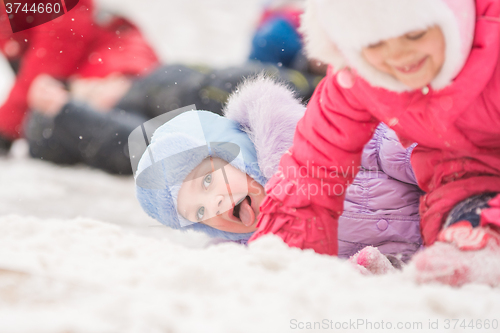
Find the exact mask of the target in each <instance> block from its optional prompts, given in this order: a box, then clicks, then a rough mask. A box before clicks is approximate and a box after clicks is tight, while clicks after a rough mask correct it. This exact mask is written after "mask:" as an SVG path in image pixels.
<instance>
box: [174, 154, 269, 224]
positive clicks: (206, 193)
mask: <svg viewBox="0 0 500 333" xmlns="http://www.w3.org/2000/svg"><path fill="white" fill-rule="evenodd" d="M214 170H215V171H214ZM265 194H266V193H265V191H264V188H263V187H262V186H261V185H260V184H259V183H257V182H256V181H255V180H253V179H252V178H251V177H250V176H248V175H247V174H246V173H244V172H241V171H240V170H238V169H236V168H235V167H233V166H232V165H230V164H228V163H227V162H226V161H224V160H222V159H220V158H207V159H205V160H204V161H203V162H201V163H200V165H198V166H197V167H196V168H194V170H193V171H191V173H190V174H189V175H188V176H187V177H186V180H185V181H184V182H183V183H182V185H181V188H180V190H179V195H178V197H177V210H178V212H179V214H180V215H182V216H183V217H184V218H186V219H187V220H189V221H192V222H201V223H204V224H207V225H209V226H211V227H212V228H215V229H219V230H222V231H229V232H234V233H247V232H253V231H255V230H257V228H256V227H255V222H256V221H257V216H258V215H259V207H260V204H261V202H262V200H263V199H264V197H265ZM247 196H248V197H249V198H250V201H251V203H250V204H248V199H245V198H246V197H247ZM244 200H245V202H244V203H242V201H244ZM238 203H240V204H239V205H238ZM236 205H238V207H237V208H236V211H237V212H238V210H239V212H238V213H239V214H238V213H236V214H237V215H239V216H240V217H236V216H234V215H233V211H234V207H235V206H236Z"/></svg>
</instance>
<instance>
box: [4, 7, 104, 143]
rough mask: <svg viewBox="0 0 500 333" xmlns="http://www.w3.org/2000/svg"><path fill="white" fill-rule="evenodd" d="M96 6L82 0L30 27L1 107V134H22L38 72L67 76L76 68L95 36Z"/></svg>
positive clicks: (14, 135)
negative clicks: (67, 10)
mask: <svg viewBox="0 0 500 333" xmlns="http://www.w3.org/2000/svg"><path fill="white" fill-rule="evenodd" d="M92 8H93V5H92V1H90V0H80V1H79V3H78V5H77V6H76V7H75V8H73V9H72V10H70V11H69V12H68V13H67V14H65V15H63V16H61V17H59V18H57V19H55V20H53V21H50V22H47V23H45V24H42V25H40V26H37V27H34V28H32V29H29V30H26V32H28V38H27V41H26V43H28V48H27V49H26V51H25V52H24V54H23V55H22V57H21V64H20V68H19V72H18V74H17V77H16V81H15V83H14V86H13V88H12V90H11V91H10V94H9V96H8V98H7V100H6V102H5V103H4V104H3V105H2V106H1V107H0V135H2V136H4V137H7V138H9V139H15V138H18V137H19V136H21V132H22V128H21V126H22V122H23V119H24V117H25V115H26V112H27V111H28V110H27V109H28V104H27V101H26V98H27V93H28V89H29V87H30V85H31V82H32V81H33V79H34V78H35V77H36V76H38V75H39V74H41V73H47V74H49V75H52V76H54V77H56V78H67V77H68V76H69V75H70V74H71V73H73V72H74V71H75V70H76V67H77V65H78V63H79V62H80V61H81V58H82V56H84V55H85V53H86V51H87V49H88V45H89V43H90V42H91V41H92V40H93V37H94V36H93V31H94V29H93V27H92V25H93V21H92ZM0 15H6V14H5V12H3V13H0ZM4 22H8V20H7V21H4ZM9 29H10V27H9ZM11 36H12V37H15V35H14V34H11ZM2 37H4V36H2ZM9 38H10V37H9ZM22 42H24V41H22Z"/></svg>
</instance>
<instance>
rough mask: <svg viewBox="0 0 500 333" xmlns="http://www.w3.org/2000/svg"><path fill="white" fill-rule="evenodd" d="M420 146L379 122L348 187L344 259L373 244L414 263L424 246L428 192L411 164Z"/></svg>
mask: <svg viewBox="0 0 500 333" xmlns="http://www.w3.org/2000/svg"><path fill="white" fill-rule="evenodd" d="M414 147H415V145H413V146H411V147H410V148H408V149H405V148H403V146H402V145H401V144H400V143H399V140H398V138H397V136H396V134H395V133H394V131H392V130H391V129H389V128H388V127H387V126H386V125H384V124H381V125H379V127H378V128H377V130H376V132H375V135H374V136H373V138H372V139H371V141H370V142H369V143H368V144H367V145H366V146H365V149H364V151H363V157H362V162H361V167H362V169H361V170H360V172H359V173H358V175H357V176H356V178H355V180H354V183H353V184H352V185H351V186H350V187H349V188H348V190H347V195H346V199H345V202H344V213H343V214H342V216H341V217H340V219H339V229H338V239H339V253H338V256H339V257H341V258H347V257H350V256H351V255H353V254H355V253H356V252H357V251H359V250H361V249H362V248H364V247H365V246H368V245H372V246H376V247H378V249H379V250H380V252H382V253H383V254H391V255H395V256H397V257H399V258H400V259H401V260H403V261H408V260H409V259H410V258H411V256H412V255H413V254H414V253H415V252H416V251H417V250H418V249H419V248H420V247H421V246H422V239H421V235H420V227H419V219H420V218H419V214H418V204H419V197H420V196H421V195H422V193H423V192H422V191H421V190H420V189H419V188H418V186H417V185H416V184H417V182H416V179H415V175H414V174H413V170H412V167H411V165H410V156H411V152H412V150H413V148H414Z"/></svg>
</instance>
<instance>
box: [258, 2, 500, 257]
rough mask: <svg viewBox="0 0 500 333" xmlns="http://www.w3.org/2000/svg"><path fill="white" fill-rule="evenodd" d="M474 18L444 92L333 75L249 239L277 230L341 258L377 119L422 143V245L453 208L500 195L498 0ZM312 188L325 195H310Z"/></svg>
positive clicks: (295, 242) (415, 161)
mask: <svg viewBox="0 0 500 333" xmlns="http://www.w3.org/2000/svg"><path fill="white" fill-rule="evenodd" d="M476 13H477V22H476V27H475V36H474V42H473V47H472V51H471V53H470V55H469V57H468V59H467V62H466V64H465V66H464V67H463V68H462V71H461V72H460V73H459V74H458V76H457V77H456V78H455V79H454V81H453V82H452V83H451V84H450V85H448V86H447V87H445V88H444V89H441V90H439V91H434V90H433V89H432V88H431V87H430V86H428V87H426V88H425V89H423V90H422V91H420V90H419V91H410V92H402V93H396V92H392V91H389V90H386V89H382V88H374V87H372V86H371V85H370V84H369V83H368V82H366V81H365V80H364V79H362V78H360V77H359V76H354V74H351V75H352V77H351V78H352V79H353V84H352V87H348V88H344V87H345V86H346V85H345V84H342V85H341V84H340V83H339V78H340V80H342V77H341V76H342V75H343V76H344V77H345V75H346V71H347V70H344V71H341V72H339V73H334V71H333V69H332V68H330V69H329V71H328V74H327V76H326V77H325V78H324V79H323V81H322V82H321V83H320V84H319V85H318V87H317V89H316V91H315V93H314V95H313V97H312V98H311V101H310V103H309V105H308V107H307V111H306V113H305V116H304V118H303V119H302V120H301V121H300V122H299V123H298V125H297V129H296V132H295V137H294V142H293V146H292V148H291V149H290V150H289V153H288V154H285V155H284V156H283V158H282V159H281V162H280V170H283V171H282V172H281V173H278V174H276V175H275V176H274V177H273V178H272V179H271V180H270V181H269V182H268V183H267V186H266V193H268V196H267V197H266V199H265V200H264V202H263V203H262V205H261V212H262V213H261V214H260V217H259V221H258V225H257V226H258V231H257V232H255V233H254V235H253V236H252V238H251V239H250V241H253V240H255V239H257V238H259V237H260V236H262V235H264V234H267V233H273V234H276V235H278V236H279V237H281V238H282V239H283V240H284V241H285V242H286V243H287V244H288V245H289V246H294V247H299V248H303V249H304V248H311V249H314V250H315V251H316V252H318V253H325V254H331V255H336V254H337V253H338V241H337V229H338V218H339V216H340V215H341V213H342V211H343V202H344V196H345V188H346V187H347V186H348V185H349V184H351V183H352V181H353V178H354V176H355V174H356V171H357V170H358V167H359V165H360V161H361V153H362V151H363V146H364V145H365V144H366V143H367V142H368V141H369V140H370V138H371V137H372V135H373V133H374V131H375V128H376V127H377V125H378V123H379V122H381V121H382V122H385V123H386V124H389V125H390V127H391V128H392V129H393V130H394V131H395V132H396V133H397V134H398V136H399V138H400V141H401V142H402V143H403V145H406V146H407V145H409V144H410V143H412V142H417V143H418V146H417V147H416V148H415V149H414V151H413V154H412V158H411V162H412V165H413V168H414V172H415V175H416V178H417V181H418V184H419V186H420V187H421V188H422V189H423V190H424V191H425V192H426V194H425V195H424V196H423V197H422V198H421V202H420V214H421V219H422V220H421V231H422V235H423V239H424V244H426V245H430V244H432V243H433V242H434V241H435V240H436V236H437V233H438V232H439V230H440V228H441V225H442V223H443V220H444V219H445V218H446V216H447V213H448V212H449V211H450V210H451V208H452V207H453V206H454V205H455V204H456V203H458V202H459V201H461V200H464V199H465V198H467V197H469V196H472V195H475V194H478V193H482V192H500V97H499V96H500V65H499V59H500V58H499V47H500V2H499V1H496V0H477V1H476ZM353 170H354V172H352V171H353ZM313 187H317V188H322V189H323V191H319V193H317V194H316V195H309V193H310V192H309V191H308V188H309V189H311V188H313Z"/></svg>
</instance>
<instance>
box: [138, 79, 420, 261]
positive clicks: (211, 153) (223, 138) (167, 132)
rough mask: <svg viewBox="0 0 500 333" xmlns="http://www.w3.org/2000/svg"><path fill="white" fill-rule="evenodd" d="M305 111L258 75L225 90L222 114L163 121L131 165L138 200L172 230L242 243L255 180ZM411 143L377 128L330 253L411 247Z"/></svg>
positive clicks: (398, 252) (248, 229) (262, 177)
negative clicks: (404, 144) (226, 96)
mask: <svg viewBox="0 0 500 333" xmlns="http://www.w3.org/2000/svg"><path fill="white" fill-rule="evenodd" d="M304 110H305V107H304V106H303V105H302V104H301V103H300V102H299V101H298V100H297V99H295V98H294V96H293V93H292V92H291V91H290V90H289V89H287V88H286V87H285V86H283V85H281V84H277V83H276V82H274V81H272V80H271V79H266V78H263V77H259V78H257V79H255V80H251V81H247V82H246V83H245V84H244V85H243V86H240V87H239V89H238V90H237V91H236V92H235V93H233V95H232V96H231V97H230V99H229V101H228V104H227V106H226V109H225V116H226V117H221V116H219V115H216V114H213V113H210V112H205V111H189V112H186V113H183V114H181V115H179V116H177V117H176V118H174V119H172V120H170V121H169V122H167V123H165V124H164V125H162V126H161V127H159V128H158V129H157V130H156V131H155V133H154V135H153V137H152V140H151V143H150V145H149V147H148V150H147V151H146V152H145V153H144V155H143V156H142V158H141V161H140V163H139V166H138V170H137V173H136V184H137V197H138V199H139V201H140V203H141V205H142V207H143V208H144V210H145V211H146V212H147V213H148V214H149V215H150V216H152V217H153V218H155V219H157V220H158V221H160V222H161V223H163V224H165V225H167V226H169V227H172V228H174V229H182V230H187V229H194V230H199V231H203V232H205V233H206V234H208V235H209V236H211V237H218V238H224V239H227V240H232V241H239V242H244V243H246V241H247V240H248V239H249V238H250V237H251V236H252V234H253V232H254V231H255V230H257V226H256V221H257V217H258V215H259V214H260V211H259V209H260V208H261V207H260V206H261V203H262V200H263V199H264V197H265V194H266V193H265V190H264V186H265V185H266V183H267V181H268V179H269V178H270V177H271V176H272V175H273V174H275V172H276V171H277V167H278V163H279V160H280V158H281V156H282V155H283V154H285V153H286V152H287V149H288V148H289V147H290V145H291V143H292V139H293V134H294V131H295V127H296V125H297V122H298V121H299V119H300V118H301V117H302V116H303V114H304ZM325 134H326V133H325ZM412 150H413V146H412V147H410V148H408V149H404V148H403V147H402V146H401V144H400V143H399V142H398V141H397V138H396V137H395V135H394V133H393V132H392V131H391V130H389V129H388V128H387V127H386V126H385V125H381V126H380V127H379V128H378V129H377V131H376V134H375V136H374V139H373V140H372V141H371V142H369V144H368V145H367V146H366V148H365V149H364V154H363V163H362V168H361V171H360V172H359V173H358V177H357V178H356V179H355V181H354V183H353V185H352V186H351V187H350V189H349V192H348V193H347V196H346V200H345V203H344V204H345V213H344V215H342V217H341V219H340V229H339V236H338V243H339V253H338V255H339V257H343V258H348V257H350V256H352V255H353V254H355V253H356V252H358V251H359V250H361V249H363V248H364V247H366V246H369V245H371V246H376V247H378V248H379V249H380V251H381V252H382V253H384V254H386V255H392V256H396V257H398V258H400V259H401V260H403V261H407V260H408V259H409V258H410V257H411V256H412V254H413V253H415V251H417V250H418V249H419V248H420V246H421V238H420V232H419V216H418V200H419V197H420V194H421V192H420V190H419V188H418V187H417V186H416V183H415V176H414V175H413V171H412V170H411V168H410V165H409V162H408V161H409V156H410V155H411V152H412ZM311 163H314V161H311ZM322 171H324V170H321V169H318V170H316V172H322ZM343 172H353V170H350V169H346V170H344V171H343ZM309 190H312V189H309ZM316 190H317V191H322V190H323V191H327V190H328V189H326V188H324V189H316ZM335 194H338V193H332V195H335ZM282 195H283V198H284V199H285V198H286V197H287V193H283V194H282ZM290 213H291V214H294V213H295V212H294V211H290ZM299 216H300V213H299V212H298V211H297V218H298V217H299ZM308 223H309V225H310V224H311V223H314V220H311V221H308Z"/></svg>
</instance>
